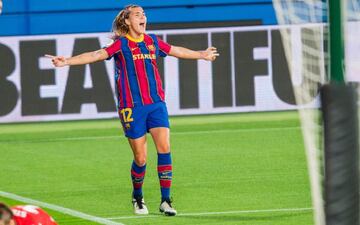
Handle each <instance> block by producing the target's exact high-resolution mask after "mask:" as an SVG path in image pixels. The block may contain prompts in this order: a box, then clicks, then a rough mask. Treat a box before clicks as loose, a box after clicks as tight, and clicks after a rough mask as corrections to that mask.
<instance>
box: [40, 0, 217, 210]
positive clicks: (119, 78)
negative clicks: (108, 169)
mask: <svg viewBox="0 0 360 225" xmlns="http://www.w3.org/2000/svg"><path fill="white" fill-rule="evenodd" d="M145 29H146V16H145V13H144V10H143V9H142V8H141V7H140V6H138V5H129V6H126V7H125V8H124V9H123V10H121V11H120V12H119V14H118V15H117V16H116V18H115V19H114V22H113V32H114V42H113V43H112V44H110V45H109V46H107V47H106V48H104V49H100V50H97V51H94V52H87V53H83V54H80V55H77V56H73V57H70V58H65V57H63V56H50V55H47V56H48V57H50V58H51V59H52V62H53V64H54V66H56V67H62V66H71V65H81V64H88V63H93V62H97V61H101V60H105V59H108V58H111V57H113V58H114V60H115V64H116V72H115V79H116V95H117V99H118V112H119V117H120V120H121V123H122V126H123V128H124V133H125V136H126V137H127V138H128V141H129V144H130V146H131V149H132V151H133V155H134V160H133V163H132V166H131V178H132V183H133V193H132V195H133V200H132V203H133V206H134V212H135V213H136V214H148V209H147V207H146V205H145V201H144V198H143V193H142V185H143V181H144V176H145V169H146V157H147V140H146V133H147V132H149V133H150V134H151V136H152V138H153V140H154V143H155V146H156V149H157V152H158V167H157V168H158V175H159V180H160V190H161V203H160V207H159V209H160V211H161V212H163V213H164V214H165V215H168V216H174V215H176V210H175V209H174V208H173V207H172V205H171V201H170V186H171V180H172V162H171V154H170V137H169V136H170V135H169V120H168V112H167V108H166V104H165V102H164V101H165V96H164V90H163V87H162V82H161V78H160V75H159V71H158V68H157V64H156V59H157V57H159V56H162V57H164V56H166V55H171V56H175V57H178V58H183V59H204V60H208V61H213V60H215V59H216V57H217V56H219V54H218V53H217V51H216V48H214V47H209V48H208V49H206V50H205V51H193V50H190V49H187V48H183V47H178V46H173V45H170V44H168V43H166V42H164V41H162V40H161V39H160V38H158V37H157V36H155V35H152V34H146V33H145Z"/></svg>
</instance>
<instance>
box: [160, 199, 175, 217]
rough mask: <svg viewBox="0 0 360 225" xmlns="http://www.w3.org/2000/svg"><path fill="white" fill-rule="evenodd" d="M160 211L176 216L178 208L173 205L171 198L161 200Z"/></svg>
mask: <svg viewBox="0 0 360 225" xmlns="http://www.w3.org/2000/svg"><path fill="white" fill-rule="evenodd" d="M159 210H160V212H162V213H164V214H165V215H166V216H175V215H176V210H175V209H174V208H173V207H172V206H171V201H170V200H165V201H163V202H161V204H160V207H159Z"/></svg>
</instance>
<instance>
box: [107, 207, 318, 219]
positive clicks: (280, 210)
mask: <svg viewBox="0 0 360 225" xmlns="http://www.w3.org/2000/svg"><path fill="white" fill-rule="evenodd" d="M312 210H313V208H288V209H259V210H238V211H224V212H200V213H179V214H177V215H176V216H184V217H186V216H206V215H223V214H250V213H276V212H302V211H312ZM161 216H162V215H148V216H118V217H109V218H106V219H109V220H120V219H141V218H156V217H161Z"/></svg>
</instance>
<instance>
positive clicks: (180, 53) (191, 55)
mask: <svg viewBox="0 0 360 225" xmlns="http://www.w3.org/2000/svg"><path fill="white" fill-rule="evenodd" d="M169 55H171V56H175V57H177V58H182V59H204V60H207V61H214V60H215V59H216V57H217V56H219V53H218V52H217V50H216V48H215V47H209V48H207V49H206V50H204V51H194V50H191V49H188V48H184V47H179V46H173V45H172V46H171V48H170V52H169Z"/></svg>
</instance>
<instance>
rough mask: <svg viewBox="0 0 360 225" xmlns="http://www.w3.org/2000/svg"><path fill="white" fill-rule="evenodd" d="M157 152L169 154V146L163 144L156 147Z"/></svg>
mask: <svg viewBox="0 0 360 225" xmlns="http://www.w3.org/2000/svg"><path fill="white" fill-rule="evenodd" d="M157 150H158V152H159V153H168V152H170V144H168V143H164V144H161V145H158V146H157Z"/></svg>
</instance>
